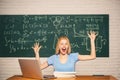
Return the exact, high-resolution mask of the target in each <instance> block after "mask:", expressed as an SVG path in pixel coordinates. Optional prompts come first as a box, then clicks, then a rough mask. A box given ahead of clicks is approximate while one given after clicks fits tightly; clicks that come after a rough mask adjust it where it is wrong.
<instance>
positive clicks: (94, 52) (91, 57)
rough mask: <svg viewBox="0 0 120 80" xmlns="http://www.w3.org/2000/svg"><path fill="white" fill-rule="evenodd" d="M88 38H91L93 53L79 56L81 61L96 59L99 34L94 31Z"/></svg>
mask: <svg viewBox="0 0 120 80" xmlns="http://www.w3.org/2000/svg"><path fill="white" fill-rule="evenodd" d="M88 36H89V38H90V43H91V53H90V55H79V56H78V59H79V60H91V59H95V58H96V50H95V38H96V36H97V34H96V33H95V32H94V31H90V33H88Z"/></svg>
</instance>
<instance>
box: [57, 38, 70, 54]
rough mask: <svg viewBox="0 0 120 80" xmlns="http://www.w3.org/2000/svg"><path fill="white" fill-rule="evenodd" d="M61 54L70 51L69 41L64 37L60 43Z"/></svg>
mask: <svg viewBox="0 0 120 80" xmlns="http://www.w3.org/2000/svg"><path fill="white" fill-rule="evenodd" d="M59 49H60V54H67V53H68V42H67V40H65V39H62V40H61V41H60V43H59Z"/></svg>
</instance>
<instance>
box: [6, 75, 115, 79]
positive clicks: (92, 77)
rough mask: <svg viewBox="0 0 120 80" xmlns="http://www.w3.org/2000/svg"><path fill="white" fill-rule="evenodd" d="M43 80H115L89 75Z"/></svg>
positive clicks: (20, 77) (18, 76) (17, 76)
mask: <svg viewBox="0 0 120 80" xmlns="http://www.w3.org/2000/svg"><path fill="white" fill-rule="evenodd" d="M7 80H38V79H30V78H24V77H22V76H20V75H15V76H12V77H10V78H8V79H7ZM43 80H117V79H116V78H114V77H113V76H109V75H108V76H107V75H106V76H91V75H88V76H87V75H85V76H82V75H79V76H78V75H77V76H76V77H74V78H48V79H47V78H45V79H43Z"/></svg>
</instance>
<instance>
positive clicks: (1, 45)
mask: <svg viewBox="0 0 120 80" xmlns="http://www.w3.org/2000/svg"><path fill="white" fill-rule="evenodd" d="M0 28H1V29H0V57H33V56H34V52H33V50H32V48H31V47H32V46H33V44H34V43H35V42H39V43H40V44H41V45H42V48H41V50H40V56H41V57H49V56H51V55H53V54H55V47H56V42H57V39H58V37H60V36H62V35H66V36H68V38H69V39H70V43H71V47H72V52H79V53H80V54H83V55H86V54H87V55H89V53H90V49H91V48H90V39H89V37H88V35H87V32H89V31H91V30H92V31H95V32H96V33H97V34H98V36H97V37H96V40H95V46H96V53H97V57H109V15H108V14H101V15H78V14H77V15H0Z"/></svg>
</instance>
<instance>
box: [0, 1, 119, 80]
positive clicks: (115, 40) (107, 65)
mask: <svg viewBox="0 0 120 80" xmlns="http://www.w3.org/2000/svg"><path fill="white" fill-rule="evenodd" d="M119 7H120V0H51V1H49V0H0V14H6V15H7V14H11V15H14V14H18V15H19V14H109V15H110V23H109V41H110V44H109V46H110V49H109V54H110V57H109V58H97V59H96V60H91V61H80V62H78V63H77V64H76V72H77V74H79V75H92V74H105V75H113V76H115V77H116V78H118V79H120V68H119V67H120V59H119V57H120V51H119V50H120V47H119V44H120V41H119V40H120V35H119V32H120V24H119V23H120V17H119V16H120V8H119ZM18 58H19V57H17V58H11V57H8V58H0V79H1V80H5V79H7V78H8V77H10V76H13V75H16V74H21V71H20V67H19V64H18V62H17V59H18ZM46 59H47V58H41V61H42V62H44V61H45V60H46ZM51 73H53V68H52V67H49V68H47V69H45V70H43V74H51Z"/></svg>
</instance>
